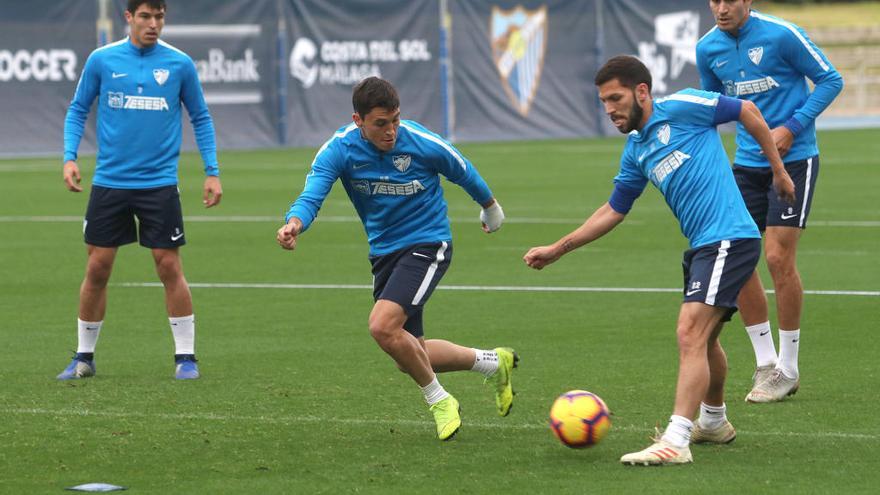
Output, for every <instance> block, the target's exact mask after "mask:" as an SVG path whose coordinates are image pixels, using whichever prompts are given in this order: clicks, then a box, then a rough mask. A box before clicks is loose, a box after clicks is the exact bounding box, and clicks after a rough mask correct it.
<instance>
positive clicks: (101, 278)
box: [86, 259, 113, 287]
mask: <svg viewBox="0 0 880 495" xmlns="http://www.w3.org/2000/svg"><path fill="white" fill-rule="evenodd" d="M112 271H113V262H112V261H108V260H103V259H90V260H89V263H88V266H87V268H86V282H87V283H88V284H89V285H92V286H94V287H104V286H106V285H107V282H108V281H109V280H110V273H111V272H112Z"/></svg>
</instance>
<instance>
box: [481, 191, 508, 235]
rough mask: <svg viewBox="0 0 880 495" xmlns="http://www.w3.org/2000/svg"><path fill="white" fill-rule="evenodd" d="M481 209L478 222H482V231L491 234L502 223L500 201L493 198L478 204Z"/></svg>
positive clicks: (502, 216) (502, 213)
mask: <svg viewBox="0 0 880 495" xmlns="http://www.w3.org/2000/svg"><path fill="white" fill-rule="evenodd" d="M480 206H482V207H483V209H482V210H481V211H480V223H482V224H483V232H485V233H487V234H491V233H492V232H495V231H496V230H498V229H500V228H501V224H502V223H504V210H502V209H501V203H499V202H498V200H496V199H495V198H492V199H490V200H489V201H487V202H485V203H483V204H482V205H480Z"/></svg>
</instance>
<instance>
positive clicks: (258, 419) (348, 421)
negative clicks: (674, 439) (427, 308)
mask: <svg viewBox="0 0 880 495" xmlns="http://www.w3.org/2000/svg"><path fill="white" fill-rule="evenodd" d="M0 411H2V412H3V413H5V414H18V415H32V416H55V417H67V416H81V417H100V418H151V419H152V418H158V419H168V420H188V419H194V420H198V421H220V422H224V421H225V422H229V421H236V422H238V421H242V422H247V423H267V424H297V423H335V424H340V425H381V426H395V425H404V426H418V427H433V426H434V422H433V421H420V420H413V419H394V420H391V419H377V418H373V419H370V418H334V417H326V416H308V415H306V416H280V415H273V416H239V415H228V414H215V413H186V414H171V413H157V412H149V413H146V412H133V411H105V410H102V411H91V410H88V409H63V410H53V409H41V408H2V409H0ZM464 426H465V427H466V428H478V429H497V430H544V429H549V427H548V426H547V425H546V424H545V423H543V422H540V423H537V422H536V423H514V422H511V421H507V420H501V421H499V422H486V421H467V422H466V423H464ZM612 429H614V430H623V431H630V432H641V431H649V430H650V426H648V425H620V424H614V425H613V426H612ZM737 434H739V435H759V436H767V435H771V436H782V437H801V438H842V439H849V440H869V441H877V440H880V435H878V434H871V433H844V432H839V431H811V432H797V431H770V432H758V431H742V430H737Z"/></svg>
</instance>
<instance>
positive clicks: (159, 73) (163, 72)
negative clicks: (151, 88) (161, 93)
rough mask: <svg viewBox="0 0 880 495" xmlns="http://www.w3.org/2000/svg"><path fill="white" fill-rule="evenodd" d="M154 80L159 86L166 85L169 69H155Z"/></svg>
mask: <svg viewBox="0 0 880 495" xmlns="http://www.w3.org/2000/svg"><path fill="white" fill-rule="evenodd" d="M153 78H154V79H156V82H157V83H159V86H161V85H163V84H165V81H167V80H168V69H153Z"/></svg>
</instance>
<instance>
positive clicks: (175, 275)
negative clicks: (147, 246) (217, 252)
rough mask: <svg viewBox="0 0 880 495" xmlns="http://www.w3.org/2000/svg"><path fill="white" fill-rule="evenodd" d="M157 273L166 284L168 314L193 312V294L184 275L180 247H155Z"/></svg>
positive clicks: (154, 259)
mask: <svg viewBox="0 0 880 495" xmlns="http://www.w3.org/2000/svg"><path fill="white" fill-rule="evenodd" d="M152 252H153V261H155V262H156V273H157V274H158V275H159V280H161V281H162V285H163V286H165V307H166V308H167V309H168V316H170V317H179V316H188V315H191V314H193V304H192V294H191V293H190V291H189V285H188V284H187V283H186V278H185V277H184V276H183V264H182V263H181V261H180V252H179V250H178V248H174V249H153V250H152Z"/></svg>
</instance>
